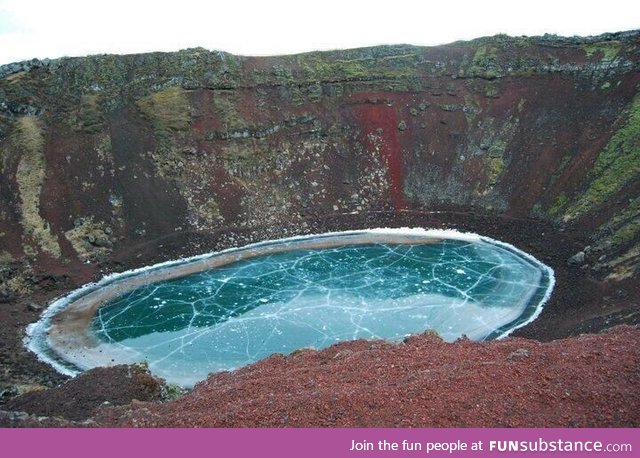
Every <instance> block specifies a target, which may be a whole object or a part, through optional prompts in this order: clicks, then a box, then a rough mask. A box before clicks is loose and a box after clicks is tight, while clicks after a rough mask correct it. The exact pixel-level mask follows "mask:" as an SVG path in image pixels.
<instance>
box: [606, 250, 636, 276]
mask: <svg viewBox="0 0 640 458" xmlns="http://www.w3.org/2000/svg"><path fill="white" fill-rule="evenodd" d="M639 259H640V245H636V246H634V247H632V248H631V249H630V250H629V251H627V252H626V253H624V254H623V255H621V256H619V257H617V258H616V259H614V260H613V261H611V262H609V266H611V267H612V272H611V273H610V274H609V275H608V276H607V280H617V281H620V280H624V279H625V278H630V277H632V276H633V275H634V274H635V273H636V268H637V265H638V260H639Z"/></svg>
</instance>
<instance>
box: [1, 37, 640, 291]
mask: <svg viewBox="0 0 640 458" xmlns="http://www.w3.org/2000/svg"><path fill="white" fill-rule="evenodd" d="M639 36H640V35H639V34H638V33H635V32H629V33H622V34H609V35H604V36H601V37H596V38H589V39H560V38H558V39H553V38H549V37H544V38H509V37H503V36H497V37H493V38H484V39H479V40H475V41H472V42H466V43H455V44H452V45H447V46H440V47H433V48H419V47H411V46H386V47H376V48H367V49H357V50H348V51H337V52H330V53H309V54H303V55H296V56H285V57H272V58H248V57H238V56H233V55H229V54H225V53H219V52H209V51H206V50H203V49H192V50H186V51H180V52H177V53H169V54H163V53H155V54H144V55H131V56H93V57H87V58H69V59H59V60H54V61H32V62H28V63H23V64H20V65H15V64H12V65H8V66H4V67H2V70H1V71H0V74H1V75H3V76H2V79H0V94H1V98H2V105H1V106H0V151H1V152H2V174H1V176H0V180H2V185H3V193H2V197H1V198H2V200H3V211H2V213H1V214H0V234H2V236H1V238H0V250H1V251H0V253H1V254H2V262H3V263H4V264H7V263H8V262H11V261H27V260H29V261H33V260H38V261H39V262H43V261H45V260H55V261H56V262H57V263H70V264H71V265H73V264H74V263H78V262H87V261H88V262H97V261H104V260H107V259H109V258H110V257H112V256H113V255H118V254H119V253H122V252H123V251H125V250H126V249H127V248H128V247H130V246H131V245H135V244H141V243H145V242H148V241H150V240H154V239H157V238H159V237H175V236H176V234H183V233H185V232H189V231H205V232H211V231H216V230H219V229H221V228H228V227H236V228H239V227H255V226H263V225H278V224H280V223H282V222H283V221H287V222H292V223H297V224H298V225H299V227H298V231H304V225H303V222H304V221H305V220H307V219H309V218H311V219H313V218H317V217H319V216H325V215H334V214H341V213H348V212H372V211H380V210H390V211H401V210H437V209H443V208H451V207H465V208H469V207H472V208H474V209H476V211H492V212H498V213H500V214H504V215H509V216H517V217H529V216H532V217H536V218H542V219H547V220H552V221H556V222H558V223H562V224H568V225H570V226H575V227H579V228H583V229H585V230H587V231H588V233H589V235H590V236H591V237H592V239H593V240H592V241H593V245H594V246H595V247H597V248H599V249H601V250H602V252H603V253H606V258H605V259H604V260H603V262H600V264H601V265H600V266H599V272H600V275H601V276H609V277H611V278H623V277H628V276H632V275H635V272H636V267H637V260H638V250H639V249H640V248H639V246H638V234H639V230H638V223H637V216H638V212H639V207H638V205H639V200H638V199H639V198H640V197H639V194H638V186H637V184H638V180H637V178H638V176H637V175H638V157H637V148H638V145H639V142H640V140H639V138H640V137H639V135H640V134H639V132H638V122H639V118H638V116H640V108H639V107H640V105H639V104H640V99H638V97H637V96H636V94H637V84H638V82H639V80H640V76H639V73H638V68H639V67H640V57H639V52H638V46H639V45H640V38H639ZM107 230H108V231H109V233H108V234H107V233H106V231H107ZM276 232H277V231H276ZM274 235H278V236H282V235H283V234H274ZM594 264H596V263H595V262H594V263H592V264H591V265H594ZM10 287H11V286H10V285H9V286H5V289H10Z"/></svg>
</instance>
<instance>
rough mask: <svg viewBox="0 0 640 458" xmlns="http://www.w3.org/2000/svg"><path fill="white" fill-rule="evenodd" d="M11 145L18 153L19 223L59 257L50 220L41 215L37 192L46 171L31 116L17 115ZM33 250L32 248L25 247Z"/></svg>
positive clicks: (40, 138)
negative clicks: (18, 117) (18, 116)
mask: <svg viewBox="0 0 640 458" xmlns="http://www.w3.org/2000/svg"><path fill="white" fill-rule="evenodd" d="M11 143H12V146H13V148H14V149H15V150H16V152H17V153H18V156H19V157H20V162H19V163H18V168H17V170H16V182H17V184H18V191H19V193H20V213H21V223H22V227H23V229H24V233H25V236H26V237H27V238H28V239H29V241H30V242H31V243H35V244H37V245H38V247H39V248H40V250H41V251H44V252H47V253H49V254H51V255H52V256H55V257H56V258H58V257H60V255H61V252H60V245H59V244H58V240H57V238H56V237H55V236H54V235H53V234H52V233H51V228H50V227H49V223H48V222H47V221H45V220H44V219H43V218H42V217H41V216H40V193H41V191H42V184H43V182H44V179H45V174H46V162H45V157H44V151H43V147H44V138H43V136H42V133H41V131H40V126H39V125H38V121H37V119H36V118H35V117H33V116H24V117H22V118H20V119H19V120H18V121H17V123H16V126H15V128H14V131H13V133H12V136H11ZM25 252H32V253H33V249H31V250H28V249H25Z"/></svg>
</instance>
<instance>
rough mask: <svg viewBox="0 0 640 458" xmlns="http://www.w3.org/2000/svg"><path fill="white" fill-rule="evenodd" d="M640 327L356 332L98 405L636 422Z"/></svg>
mask: <svg viewBox="0 0 640 458" xmlns="http://www.w3.org/2000/svg"><path fill="white" fill-rule="evenodd" d="M639 338H640V329H638V328H635V327H630V326H621V327H617V328H614V329H613V330H612V331H609V332H607V333H605V334H600V335H582V336H579V337H573V338H568V339H564V340H556V341H553V342H549V343H541V342H537V341H533V340H528V339H521V338H508V339H504V340H501V341H491V342H471V341H468V340H461V341H458V342H456V343H453V344H451V343H445V342H443V341H441V340H440V339H439V338H438V337H436V336H434V335H429V334H426V335H420V336H415V337H411V338H408V339H407V340H406V341H405V342H404V343H401V344H391V343H386V342H382V341H373V342H369V341H362V340H360V341H355V342H347V343H342V344H338V345H335V346H333V347H330V348H328V349H326V350H323V351H320V352H317V351H312V350H301V351H297V352H294V353H293V354H292V355H290V356H288V357H285V356H281V355H275V356H272V357H270V358H268V359H266V360H263V361H261V362H259V363H257V364H254V365H251V366H248V367H245V368H243V369H240V370H237V371H235V372H225V373H219V374H214V375H211V376H210V377H209V378H208V379H207V380H206V381H205V382H202V383H201V384H199V385H197V386H196V388H195V389H194V390H193V391H192V392H191V393H190V394H188V395H186V396H184V397H182V398H180V399H178V400H176V401H174V402H171V403H167V404H154V403H136V404H134V405H130V406H126V407H120V408H110V409H104V410H102V411H101V413H100V415H99V417H98V418H96V420H97V422H98V423H97V424H100V425H102V426H119V427H122V426H124V427H131V426H136V427H603V426H616V427H638V426H640V391H639V390H638V389H637V387H638V385H639V383H640V350H639V349H638V347H637V346H636V345H633V342H637V341H638V339H639Z"/></svg>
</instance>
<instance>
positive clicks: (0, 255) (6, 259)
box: [0, 250, 13, 264]
mask: <svg viewBox="0 0 640 458" xmlns="http://www.w3.org/2000/svg"><path fill="white" fill-rule="evenodd" d="M12 261H13V256H11V253H9V252H8V251H5V250H0V264H9V263H10V262H12Z"/></svg>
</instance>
